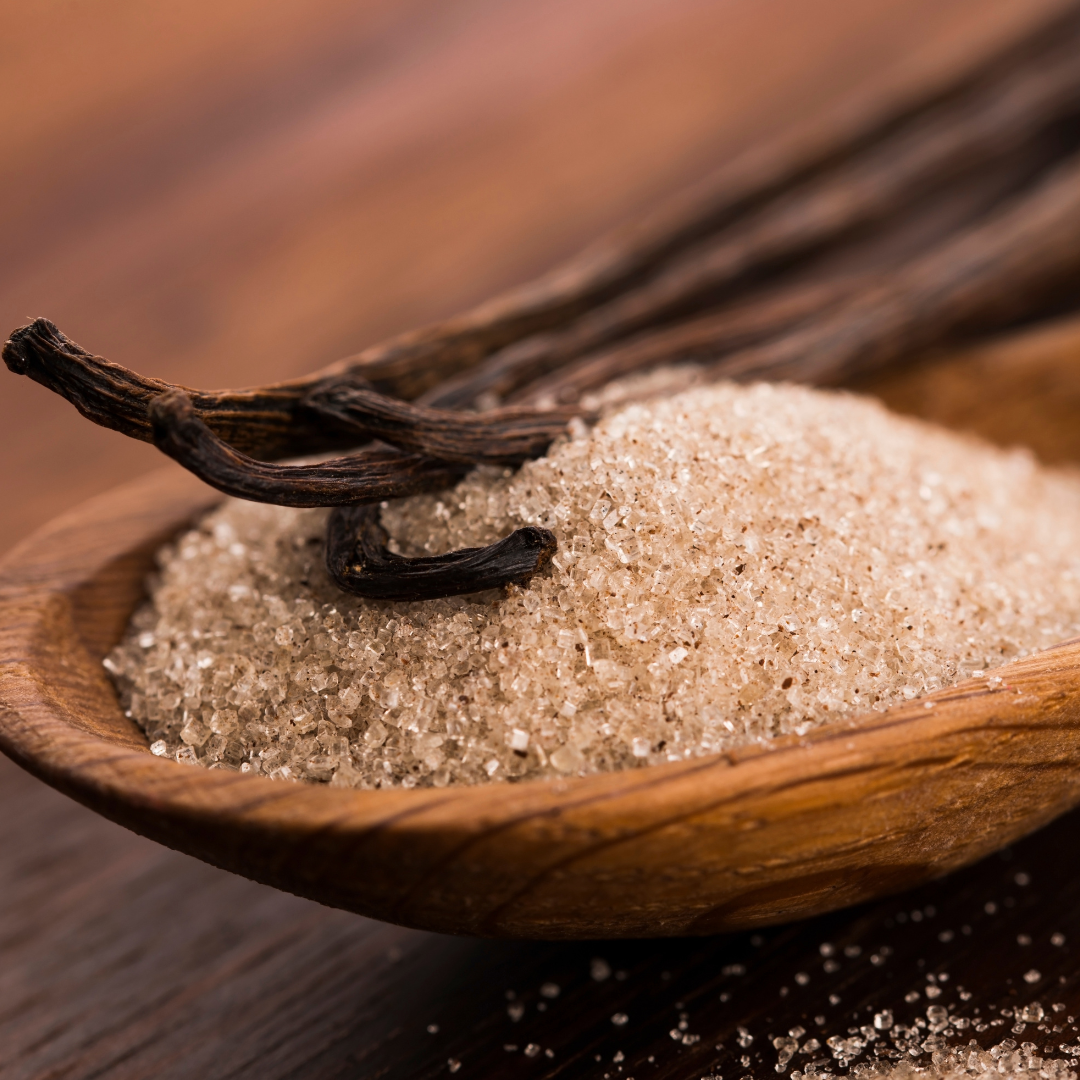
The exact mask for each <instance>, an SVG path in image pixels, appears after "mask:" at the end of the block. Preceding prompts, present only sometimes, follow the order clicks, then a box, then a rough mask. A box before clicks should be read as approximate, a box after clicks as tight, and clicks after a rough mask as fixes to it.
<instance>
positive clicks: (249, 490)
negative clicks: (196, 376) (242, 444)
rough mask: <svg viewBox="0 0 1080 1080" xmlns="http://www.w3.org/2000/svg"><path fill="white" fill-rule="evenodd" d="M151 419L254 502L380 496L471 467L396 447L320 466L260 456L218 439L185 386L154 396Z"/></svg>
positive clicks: (161, 434)
mask: <svg viewBox="0 0 1080 1080" xmlns="http://www.w3.org/2000/svg"><path fill="white" fill-rule="evenodd" d="M149 418H150V422H151V424H152V425H153V434H154V443H155V445H156V446H157V447H158V449H159V450H161V451H162V452H163V453H165V454H168V455H169V457H171V458H173V459H175V460H176V461H178V462H179V463H180V464H181V465H183V466H184V468H185V469H189V470H190V471H191V472H193V473H194V474H195V475H196V476H198V477H199V478H200V479H201V480H204V481H206V483H208V484H210V485H211V487H215V488H217V489H218V491H222V492H224V493H225V494H226V495H232V496H234V497H235V498H238V499H249V500H251V501H253V502H268V503H275V504H277V505H279V506H342V505H346V504H356V503H372V502H381V501H383V500H384V499H395V498H399V497H401V496H403V495H413V494H416V493H418V492H421V491H437V490H439V489H440V488H445V487H449V486H450V485H451V484H454V483H456V482H457V481H458V480H460V479H461V477H462V476H463V475H464V474H465V473H466V472H467V471H468V470H467V469H466V468H464V467H462V466H461V465H455V464H450V463H448V462H445V461H437V460H436V459H434V458H429V457H424V456H422V455H420V454H405V453H401V452H400V451H397V450H367V451H363V452H360V453H358V454H355V455H352V456H350V457H343V458H335V459H334V460H332V461H323V462H321V463H319V464H317V465H276V464H272V463H270V462H265V461H256V460H254V459H253V458H250V457H248V456H247V455H246V454H242V453H240V452H239V451H237V450H235V449H233V448H232V447H231V446H229V445H228V444H227V443H225V442H223V441H222V440H221V439H220V438H218V436H217V435H215V434H214V433H213V432H212V431H211V430H210V428H209V427H207V425H206V424H205V423H203V421H202V420H200V419H199V417H198V416H197V415H196V413H195V408H194V405H193V404H192V401H191V398H190V397H189V396H188V395H187V394H185V393H184V392H183V391H182V390H169V391H166V392H165V393H164V394H161V395H160V396H158V397H156V398H154V400H153V401H152V402H151V404H150V408H149Z"/></svg>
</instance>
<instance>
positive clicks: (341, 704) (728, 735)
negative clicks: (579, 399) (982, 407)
mask: <svg viewBox="0 0 1080 1080" xmlns="http://www.w3.org/2000/svg"><path fill="white" fill-rule="evenodd" d="M383 519H384V523H385V524H386V526H387V528H388V530H389V531H390V533H391V535H392V536H393V537H395V538H396V542H397V544H398V549H399V550H400V551H402V552H403V553H405V554H411V555H416V554H423V553H438V552H441V551H446V550H449V549H451V548H459V547H466V546H473V545H477V544H486V543H489V542H491V541H493V540H495V539H497V538H498V537H500V536H503V535H505V534H506V533H508V532H510V531H511V530H513V529H514V528H516V527H519V526H520V525H522V524H526V523H528V524H540V525H544V526H547V527H548V528H551V529H552V530H554V532H555V534H556V535H557V537H558V540H559V550H558V554H557V555H556V557H555V559H554V560H553V563H552V565H551V566H550V567H549V568H548V569H547V570H546V571H544V572H542V573H541V574H539V575H537V576H536V577H535V578H534V579H533V581H532V582H531V584H530V586H529V587H528V588H526V589H518V588H511V589H510V590H509V591H508V592H507V593H505V594H504V593H501V592H492V593H487V594H482V595H477V596H471V597H457V598H452V599H448V600H440V601H431V602H424V603H394V604H389V603H370V602H367V601H363V600H360V599H358V598H356V597H353V596H349V595H346V594H343V593H341V592H340V591H338V590H337V589H336V588H335V586H334V585H333V584H332V583H331V581H330V580H329V579H328V577H327V575H326V572H325V570H324V568H323V561H322V560H323V543H322V537H323V530H324V525H325V520H326V511H321V510H320V511H297V510H290V509H284V508H280V507H273V506H263V505H256V504H250V503H244V502H239V501H236V500H229V501H227V502H226V503H225V504H224V505H223V506H221V507H220V508H219V509H217V510H216V511H215V512H213V513H211V514H210V515H209V516H208V517H207V518H206V519H205V520H204V521H203V522H202V523H201V525H200V526H199V527H198V528H195V529H194V530H192V531H191V532H188V533H187V534H186V535H184V536H182V537H181V538H180V539H179V540H178V541H177V542H176V543H175V544H173V545H172V546H170V547H168V548H167V549H166V550H164V551H163V552H162V553H161V555H160V574H159V575H158V577H157V579H156V582H155V583H154V585H153V588H152V596H151V599H150V601H149V602H148V603H147V604H146V605H145V606H144V607H143V608H142V609H141V610H139V611H138V612H137V613H136V615H135V617H134V619H133V624H132V627H131V629H130V631H129V634H128V636H127V637H126V639H125V640H124V642H123V643H122V644H121V645H120V646H119V647H118V648H117V649H116V650H115V651H114V652H113V654H112V655H111V656H110V657H109V659H108V660H107V661H106V666H107V667H108V669H109V670H110V671H111V672H112V673H113V675H114V676H115V678H116V680H117V682H118V685H119V686H120V688H121V692H122V696H123V698H124V700H125V703H126V707H127V708H128V709H129V711H130V715H132V716H133V717H134V718H135V719H136V721H137V722H138V723H139V724H140V725H142V727H143V728H145V730H146V732H147V733H148V735H149V736H150V738H151V740H152V743H153V750H154V752H155V753H158V754H162V755H169V756H172V757H175V758H176V759H177V760H179V761H187V762H198V763H200V764H203V765H208V766H214V767H224V768H240V769H241V770H243V771H255V772H261V773H264V774H266V775H269V776H273V777H282V778H300V779H307V780H313V781H324V782H325V781H330V782H332V783H334V784H338V785H346V786H354V787H379V786H405V787H411V786H414V785H417V784H422V785H429V784H434V785H436V786H442V785H445V784H455V783H476V782H482V781H488V780H505V779H524V778H533V777H541V776H566V775H574V774H582V773H589V772H595V771H600V770H610V769H621V768H626V767H632V766H639V765H648V764H652V763H657V762H664V761H673V760H679V759H682V758H686V757H689V756H692V755H699V754H706V753H711V752H714V751H719V750H724V749H726V748H729V747H734V746H738V745H740V744H746V743H748V742H753V741H757V740H765V739H768V738H770V737H773V736H776V735H779V734H782V733H786V732H797V733H804V732H806V731H807V730H809V729H810V728H811V727H813V726H815V725H818V724H821V723H825V722H829V721H833V720H836V719H839V718H841V717H845V716H848V715H851V714H855V713H858V712H861V711H864V710H866V709H881V708H884V707H885V706H887V705H889V704H891V703H893V702H898V701H905V700H907V699H910V698H913V697H915V696H917V695H919V694H921V693H923V692H925V691H928V690H932V689H934V688H936V687H940V686H943V685H945V684H948V683H950V682H953V681H955V680H957V679H958V678H961V677H963V676H967V675H970V674H972V673H974V672H976V671H978V670H979V669H985V668H989V667H993V666H995V665H998V664H1001V663H1003V662H1005V661H1007V660H1009V659H1011V658H1014V657H1018V656H1022V655H1025V654H1028V653H1030V652H1033V651H1036V650H1038V649H1040V648H1043V647H1045V646H1047V645H1050V644H1053V643H1054V642H1056V641H1059V640H1062V639H1065V638H1068V637H1072V636H1075V635H1077V634H1078V633H1080V621H1078V616H1080V483H1078V482H1077V481H1076V480H1074V479H1073V478H1071V477H1069V476H1066V475H1063V474H1059V473H1055V472H1052V471H1051V470H1048V469H1045V468H1043V467H1041V466H1039V465H1038V464H1037V463H1036V462H1035V461H1034V460H1033V459H1032V457H1031V456H1030V455H1029V454H1027V453H1026V452H1021V451H1015V452H1006V451H1001V450H998V449H995V448H992V447H989V446H986V445H984V444H981V443H978V442H975V441H973V440H970V439H966V438H963V437H959V436H957V435H954V434H951V433H948V432H944V431H941V430H939V429H936V428H933V427H930V426H928V425H925V424H922V423H920V422H917V421H913V420H909V419H904V418H900V417H898V416H895V415H892V414H890V413H889V412H887V411H886V410H885V409H884V408H883V407H882V406H881V405H879V404H877V403H876V402H874V401H872V400H869V399H864V398H859V397H856V396H852V395H848V394H840V393H827V392H823V391H815V390H810V389H806V388H800V387H794V386H784V385H768V384H762V385H755V386H748V387H747V386H736V385H731V384H718V385H713V386H704V387H698V388H695V389H692V390H689V391H686V392H684V393H682V394H678V395H676V396H673V397H669V398H664V399H660V400H655V401H651V402H649V403H647V404H631V405H628V406H627V405H624V406H622V407H620V408H619V411H615V412H613V413H612V414H610V415H608V416H606V417H605V418H604V419H603V420H601V421H600V422H599V423H598V424H597V425H596V426H595V427H593V428H592V429H586V428H585V427H584V426H583V425H582V426H581V427H580V428H579V429H578V430H577V431H575V432H574V433H573V435H572V436H571V437H568V438H566V439H563V440H561V441H560V442H558V443H556V444H555V445H554V446H553V447H552V448H551V450H550V452H549V454H548V456H547V457H545V458H542V459H540V460H538V461H533V462H530V463H528V464H527V465H525V466H524V467H523V468H522V469H520V470H519V471H517V472H515V473H510V472H508V471H507V472H503V471H497V470H491V469H487V470H478V471H476V472H474V473H472V474H470V475H469V476H468V477H467V478H466V479H465V480H463V481H462V482H461V483H460V484H459V485H458V486H457V488H455V489H454V490H453V491H450V492H446V493H444V494H442V495H440V496H420V497H416V498H412V499H407V500H403V501H401V502H399V503H395V504H393V505H391V506H389V507H386V508H385V509H384V511H383Z"/></svg>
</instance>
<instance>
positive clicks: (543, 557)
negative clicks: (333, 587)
mask: <svg viewBox="0 0 1080 1080" xmlns="http://www.w3.org/2000/svg"><path fill="white" fill-rule="evenodd" d="M387 539H388V537H387V534H386V531H385V530H384V529H383V527H382V525H381V524H380V523H379V509H378V507H375V506H343V507H339V508H337V509H336V510H334V512H333V513H332V514H331V515H330V522H329V525H328V527H327V533H326V568H327V570H328V572H329V574H330V576H331V577H332V578H333V579H334V581H335V582H336V583H337V585H338V586H339V587H340V588H342V589H345V590H346V591H348V592H353V593H357V594H358V595H360V596H364V597H367V598H368V599H370V600H437V599H439V598H441V597H445V596H459V595H461V594H463V593H471V592H480V591H482V590H484V589H495V588H498V587H500V586H502V585H509V584H516V585H525V584H526V583H527V582H528V581H529V579H530V578H531V577H532V576H533V575H534V574H535V573H536V572H537V571H538V570H540V569H542V568H543V567H544V565H545V564H546V563H547V562H548V561H549V560H550V559H551V556H552V555H553V554H554V553H555V550H556V547H557V542H556V540H555V534H554V533H552V532H550V531H549V530H547V529H541V528H538V527H537V526H534V525H528V526H526V527H525V528H523V529H517V530H516V531H515V532H512V533H511V534H510V535H509V536H507V537H505V538H504V539H502V540H499V541H498V542H496V543H494V544H491V545H490V546H488V547H482V548H463V549H462V550H460V551H451V552H449V553H448V554H446V555H434V556H427V557H423V558H419V559H409V558H406V557H405V556H403V555H398V554H396V553H394V552H392V551H390V549H389V548H388V547H387V546H386V545H387Z"/></svg>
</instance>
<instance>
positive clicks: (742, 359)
mask: <svg viewBox="0 0 1080 1080" xmlns="http://www.w3.org/2000/svg"><path fill="white" fill-rule="evenodd" d="M1077 286H1080V154H1077V155H1075V156H1074V157H1073V158H1072V159H1071V160H1070V161H1068V162H1066V163H1064V164H1063V165H1061V166H1060V167H1059V168H1058V169H1057V170H1055V172H1054V173H1053V174H1052V175H1051V176H1049V177H1048V178H1047V179H1046V181H1045V182H1044V183H1043V184H1041V185H1039V186H1038V187H1037V188H1036V189H1035V190H1034V191H1031V192H1027V193H1025V194H1024V195H1023V196H1020V197H1017V198H1016V199H1015V200H1014V201H1013V203H1012V204H1010V205H1008V206H1006V207H1003V208H1002V209H1001V211H1000V212H999V213H998V214H996V215H994V216H993V217H992V218H991V219H989V220H987V221H986V222H984V223H982V224H980V225H979V226H977V227H976V228H973V229H970V230H969V231H967V232H966V233H964V234H962V235H960V236H958V237H956V238H954V239H953V240H952V241H950V242H949V243H948V244H945V245H943V246H942V247H941V248H940V249H938V250H936V251H934V252H931V253H930V254H928V255H926V256H924V257H922V258H920V259H916V260H914V261H913V262H912V263H911V264H910V265H908V266H906V267H904V268H902V269H901V270H900V271H899V272H898V273H897V274H895V275H894V276H893V277H892V278H890V279H888V280H886V281H882V282H878V283H875V284H873V285H870V286H868V287H867V288H865V289H864V290H861V291H860V292H859V293H857V294H855V295H854V296H853V297H851V298H850V299H849V300H847V301H846V302H844V303H842V304H840V305H839V306H838V307H836V308H835V309H833V310H832V311H830V312H829V313H828V314H827V315H826V316H825V317H823V318H822V319H820V320H816V321H809V322H807V323H806V324H805V325H803V326H800V327H797V328H795V329H794V330H792V331H791V332H790V333H787V334H784V335H781V336H780V337H779V338H777V339H776V340H775V341H771V342H767V343H764V344H762V345H760V346H755V347H752V348H748V349H743V350H738V351H736V352H734V353H731V354H729V355H726V356H721V357H718V358H717V359H716V360H715V361H714V362H713V363H712V364H711V366H710V372H709V374H710V377H712V378H737V379H748V378H759V379H760V378H764V379H793V380H796V381H799V382H809V383H816V384H838V383H842V382H843V381H844V380H845V379H847V378H849V377H850V376H853V375H856V374H859V373H861V372H865V371H868V370H870V369H872V368H876V367H881V366H884V365H886V364H888V363H891V362H893V361H895V360H897V359H899V358H901V357H905V356H910V355H913V354H914V353H917V352H918V351H919V350H924V349H926V348H927V347H929V346H931V345H935V344H938V343H939V342H941V341H943V340H947V339H948V338H949V337H950V335H958V334H959V333H961V332H970V331H972V330H973V329H976V330H978V331H980V332H989V331H992V330H995V329H997V328H999V327H1001V326H1004V325H1007V324H1008V323H1009V322H1012V321H1015V320H1017V319H1020V318H1024V317H1027V316H1029V315H1032V314H1037V313H1038V312H1039V311H1041V310H1045V309H1046V307H1047V306H1048V305H1049V304H1050V303H1051V302H1053V301H1054V299H1055V298H1058V297H1060V296H1062V295H1073V294H1075V291H1076V289H1077Z"/></svg>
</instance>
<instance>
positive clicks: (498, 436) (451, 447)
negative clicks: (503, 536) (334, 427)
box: [304, 380, 580, 465]
mask: <svg viewBox="0 0 1080 1080" xmlns="http://www.w3.org/2000/svg"><path fill="white" fill-rule="evenodd" d="M304 407H305V408H307V409H310V410H313V411H315V412H317V413H318V414H319V415H320V416H326V417H328V418H330V419H331V420H332V421H334V422H335V423H336V424H338V425H340V426H341V427H346V426H350V425H352V426H354V427H355V428H356V430H358V431H363V432H366V433H367V435H368V437H369V438H376V439H381V440H382V441H383V442H387V443H391V444H392V445H394V446H397V447H399V448H401V449H403V450H411V451H415V452H417V453H422V454H428V455H430V456H431V457H437V458H441V459H442V460H443V461H458V462H466V463H469V464H481V463H486V464H490V465H520V464H522V462H525V461H529V460H530V459H532V458H537V457H540V456H541V454H543V453H544V451H545V450H547V448H548V447H549V446H550V445H551V442H552V440H553V439H554V438H555V437H556V436H557V435H559V434H560V433H561V432H563V431H565V430H566V424H567V422H568V421H569V420H570V419H571V417H573V416H576V415H579V413H580V410H577V409H573V408H571V409H533V408H510V409H498V410H494V411H492V412H488V413H484V414H483V415H481V416H477V415H475V414H469V413H459V412H450V411H448V410H445V409H428V408H423V407H421V406H417V405H411V404H409V403H408V402H405V401H398V400H395V399H393V398H388V397H386V396H385V395H383V394H378V393H376V392H374V391H372V390H365V389H362V388H359V387H356V386H352V385H349V384H348V383H345V384H341V385H338V384H336V383H335V382H333V381H331V380H328V381H327V382H326V383H325V384H323V385H322V386H320V387H317V388H316V389H315V390H313V391H312V392H311V393H310V394H309V395H308V396H307V397H306V398H305V399H304Z"/></svg>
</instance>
